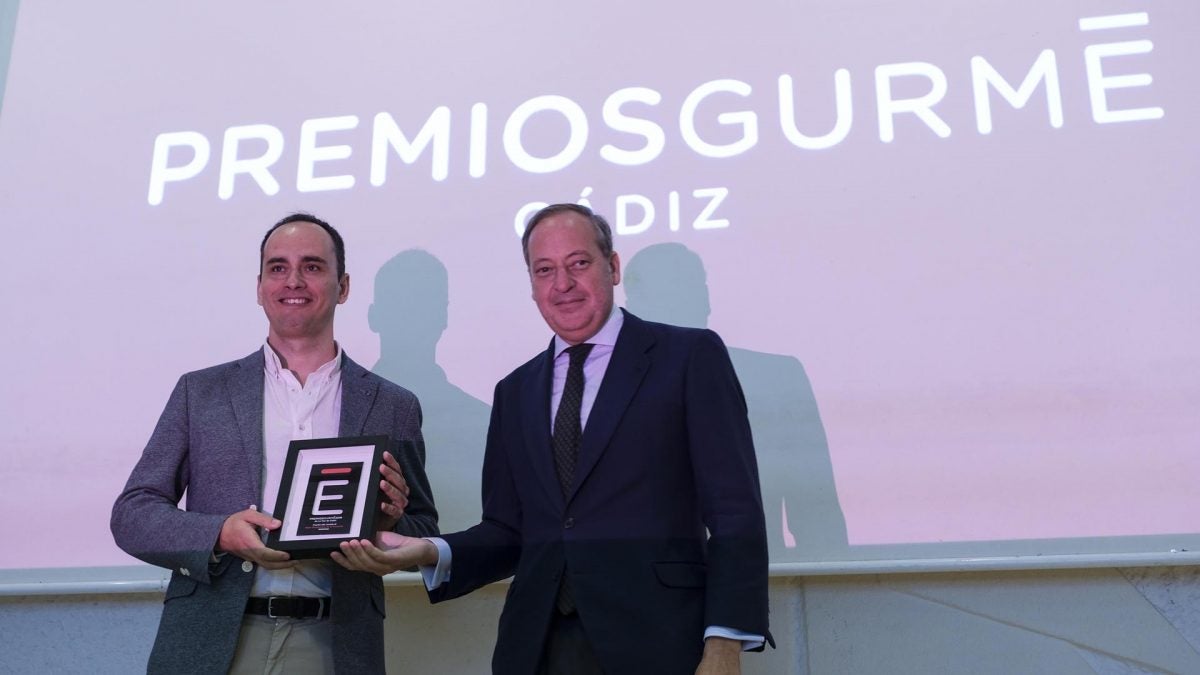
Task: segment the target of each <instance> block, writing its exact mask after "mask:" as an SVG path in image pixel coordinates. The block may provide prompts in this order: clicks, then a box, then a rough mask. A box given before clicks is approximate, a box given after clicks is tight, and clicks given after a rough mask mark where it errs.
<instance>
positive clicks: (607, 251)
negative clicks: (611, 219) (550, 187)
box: [521, 204, 613, 266]
mask: <svg viewBox="0 0 1200 675" xmlns="http://www.w3.org/2000/svg"><path fill="white" fill-rule="evenodd" d="M568 211H569V212H571V213H577V214H579V215H581V216H583V217H584V218H587V219H588V222H589V223H591V224H592V228H593V229H594V230H596V245H597V246H599V247H600V254H601V255H603V256H604V259H605V260H608V259H609V258H611V257H612V254H613V239H612V228H610V227H609V226H608V221H607V220H605V219H604V216H602V215H600V214H598V213H596V212H595V211H593V210H591V209H589V208H588V207H586V206H583V205H581V204H551V205H550V206H547V207H545V208H543V209H542V210H540V211H538V212H537V213H535V214H533V217H531V218H530V219H529V223H528V224H526V225H525V233H524V234H522V235H521V252H522V253H524V254H525V265H526V266H528V265H529V235H530V233H531V232H533V228H535V227H537V224H538V223H540V222H542V221H543V220H545V219H547V218H549V217H550V216H553V215H557V214H559V213H566V212H568Z"/></svg>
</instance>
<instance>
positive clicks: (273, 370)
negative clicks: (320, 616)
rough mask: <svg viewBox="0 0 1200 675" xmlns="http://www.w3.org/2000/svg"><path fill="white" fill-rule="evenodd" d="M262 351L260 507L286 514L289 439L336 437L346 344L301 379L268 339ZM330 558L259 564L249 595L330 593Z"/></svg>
mask: <svg viewBox="0 0 1200 675" xmlns="http://www.w3.org/2000/svg"><path fill="white" fill-rule="evenodd" d="M263 354H264V356H265V359H264V363H265V365H264V367H263V467H262V469H263V471H262V486H263V494H262V501H261V502H259V504H258V510H259V511H262V512H263V513H268V514H271V515H274V516H275V517H276V518H282V514H276V513H275V502H276V500H277V498H278V497H279V481H280V478H281V477H282V476H283V464H284V461H285V460H286V459H287V450H288V444H289V443H291V442H292V441H296V440H308V439H312V438H333V437H336V436H337V435H338V431H339V429H340V427H341V419H342V349H341V347H338V348H337V354H336V355H334V357H333V359H332V360H331V361H329V362H328V363H325V364H324V365H322V366H321V367H320V368H317V369H316V370H315V371H313V373H312V374H310V375H309V376H308V378H307V379H306V381H305V382H304V384H303V385H301V384H300V380H299V379H297V378H296V375H295V374H294V373H293V372H292V371H290V370H288V369H287V368H284V367H283V364H282V362H280V360H279V355H278V354H276V353H275V350H274V349H272V348H271V345H270V344H265V345H263ZM331 564H332V563H331V562H329V561H326V560H302V561H300V562H298V563H297V564H296V565H295V566H294V567H289V568H287V569H282V570H267V569H263V568H262V567H259V568H258V569H257V570H255V573H254V585H253V587H251V589H250V595H251V596H254V597H260V598H262V597H268V596H272V595H290V596H303V597H314V598H315V597H329V594H330V592H331V590H332V587H333V573H332V572H331V570H330V567H329V566H330V565H331Z"/></svg>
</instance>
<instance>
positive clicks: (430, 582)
mask: <svg viewBox="0 0 1200 675" xmlns="http://www.w3.org/2000/svg"><path fill="white" fill-rule="evenodd" d="M425 541H428V542H432V543H433V545H434V546H436V547H437V550H438V561H437V564H436V565H421V567H420V568H419V569H420V570H421V578H422V579H424V580H425V590H427V591H432V590H433V589H435V588H437V587H438V586H441V585H442V584H444V583H446V582H447V581H450V557H451V555H450V544H447V543H446V540H445V539H442V538H441V537H425ZM706 637H707V636H706ZM759 642H760V643H761V642H762V640H761V639H760V640H759Z"/></svg>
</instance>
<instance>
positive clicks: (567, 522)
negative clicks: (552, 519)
mask: <svg viewBox="0 0 1200 675" xmlns="http://www.w3.org/2000/svg"><path fill="white" fill-rule="evenodd" d="M572 527H575V519H574V518H567V519H566V520H565V521H563V529H564V530H569V529H571V528H572Z"/></svg>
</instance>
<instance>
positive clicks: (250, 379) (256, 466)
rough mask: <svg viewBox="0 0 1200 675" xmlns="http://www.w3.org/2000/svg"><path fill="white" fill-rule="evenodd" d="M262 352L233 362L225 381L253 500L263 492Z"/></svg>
mask: <svg viewBox="0 0 1200 675" xmlns="http://www.w3.org/2000/svg"><path fill="white" fill-rule="evenodd" d="M263 359H264V356H263V351H262V350H261V349H260V350H258V351H256V352H254V353H253V354H251V355H250V356H247V357H246V358H244V359H242V360H240V361H235V362H234V363H233V368H232V370H231V371H230V373H229V376H228V379H227V380H226V386H227V387H228V389H229V400H230V404H231V405H232V406H233V417H234V419H235V420H236V421H237V428H238V436H239V437H240V438H241V439H242V450H243V452H244V453H245V457H246V464H247V465H248V466H249V467H250V476H251V482H252V483H253V488H254V495H255V499H258V498H259V496H260V495H262V472H263V366H264V362H263Z"/></svg>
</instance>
